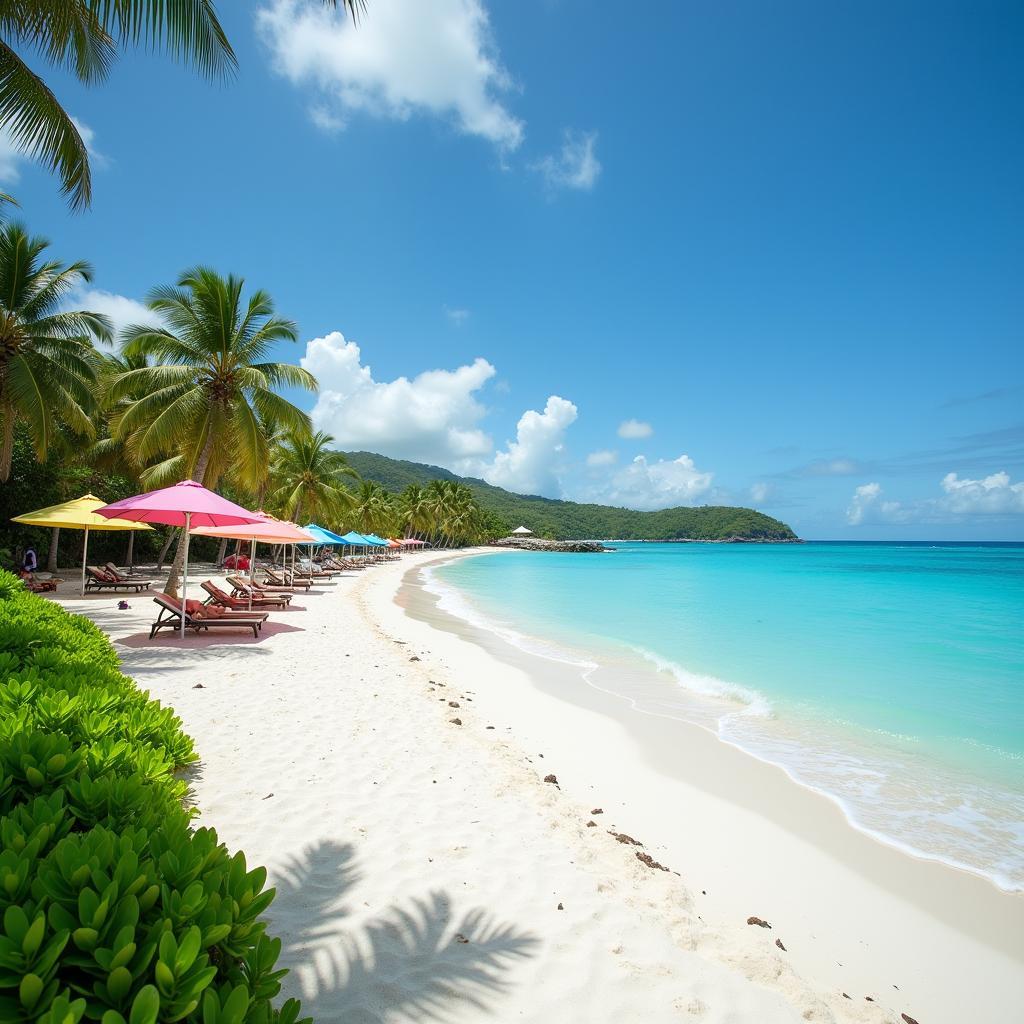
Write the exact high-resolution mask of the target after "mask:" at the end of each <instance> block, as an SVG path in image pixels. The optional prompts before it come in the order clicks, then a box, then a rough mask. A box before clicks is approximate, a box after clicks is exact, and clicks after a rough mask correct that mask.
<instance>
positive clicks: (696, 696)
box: [420, 552, 1024, 897]
mask: <svg viewBox="0 0 1024 1024" xmlns="http://www.w3.org/2000/svg"><path fill="white" fill-rule="evenodd" d="M483 554H486V552H483V553H481V555H480V556H478V557H482V555H483ZM444 564H445V562H444V561H439V562H435V563H434V564H433V566H431V567H430V568H431V571H430V573H429V580H428V582H427V583H426V585H425V587H424V589H425V590H426V591H427V592H428V593H430V594H432V595H434V596H436V597H437V599H438V600H437V602H436V603H437V606H438V609H439V611H441V612H444V613H446V615H447V619H446V622H447V624H448V626H449V627H450V626H451V620H452V619H456V620H458V621H459V622H460V623H466V624H468V625H469V626H471V627H472V628H473V630H474V634H473V637H474V638H475V639H476V640H477V642H481V637H480V635H479V634H483V635H484V636H491V635H497V636H498V637H499V638H501V640H503V641H506V642H507V644H509V645H511V646H512V647H514V648H516V651H517V652H522V653H523V654H524V655H525V658H521V657H520V656H519V654H518V653H517V654H516V655H515V657H513V658H512V659H511V662H510V663H514V664H518V663H519V662H520V661H521V662H522V667H524V668H525V669H526V670H527V671H530V668H531V666H532V667H533V668H534V669H536V670H537V671H539V673H540V674H541V676H543V675H544V673H545V672H546V671H547V670H546V669H545V668H544V665H543V664H538V663H537V662H534V661H532V659H533V658H539V659H543V660H544V661H548V660H550V661H553V662H555V663H560V664H563V665H567V666H571V667H572V674H573V676H574V677H578V679H579V680H581V681H582V682H583V683H585V684H586V686H587V687H590V688H592V689H594V690H597V691H599V692H601V693H604V694H606V695H608V696H610V697H613V698H616V699H618V700H619V701H621V702H624V703H625V704H627V705H628V706H629V708H630V710H632V711H634V712H636V713H638V714H642V715H651V716H654V717H661V718H666V719H668V720H669V721H675V722H679V723H680V724H688V725H696V726H698V727H700V728H702V729H706V730H707V731H708V732H710V733H711V735H713V736H714V737H715V738H716V739H718V740H719V742H721V743H725V744H727V745H729V746H732V747H735V748H736V749H738V750H739V751H741V752H742V753H743V754H745V755H747V756H748V757H752V758H754V759H755V760H757V761H759V762H761V763H763V764H766V765H769V766H771V767H773V768H780V769H781V770H782V771H783V772H784V773H785V774H786V776H787V777H788V778H789V779H790V781H791V782H792V783H794V784H795V785H797V786H800V787H801V788H804V789H807V790H809V791H810V792H812V793H815V794H817V795H820V796H823V797H825V798H826V799H827V800H829V801H830V802H831V803H833V804H834V805H835V806H836V807H838V808H839V810H840V811H841V812H842V814H843V817H844V818H845V820H846V822H847V824H849V826H850V827H851V828H853V829H854V830H855V831H857V832H860V833H862V834H864V835H866V836H869V837H870V838H872V839H874V840H875V841H877V842H880V843H882V844H883V845H886V846H889V847H892V848H893V849H896V850H898V851H900V852H901V853H903V854H905V855H907V856H909V857H912V858H913V859H915V860H921V861H933V862H936V863H938V864H941V865H944V866H946V867H950V868H953V869H956V870H957V871H962V872H965V873H967V874H971V875H975V876H977V877H978V878H981V879H983V880H984V881H986V882H988V883H989V884H991V885H992V886H994V887H995V888H996V889H997V890H998V891H1000V892H1002V893H1006V894H1009V895H1016V896H1019V897H1024V879H1015V878H1013V877H1011V876H1010V875H1007V874H998V872H997V871H996V869H995V868H994V867H993V868H989V869H986V868H985V867H982V866H976V865H974V864H972V863H970V862H968V861H961V860H959V859H957V858H956V856H955V855H954V853H951V852H949V851H948V850H947V851H937V852H932V851H929V850H928V849H922V848H919V847H916V846H915V845H914V844H913V842H912V841H910V840H905V839H903V838H901V837H900V836H899V835H893V834H891V833H888V832H886V831H884V830H883V829H882V828H880V827H877V826H873V825H871V824H868V823H866V822H864V821H861V820H859V819H858V814H857V807H856V805H855V804H851V803H850V802H849V800H848V798H847V797H845V796H844V795H842V794H841V793H839V792H834V791H832V790H830V789H829V788H828V786H827V783H823V782H820V781H818V780H814V779H805V778H802V777H801V776H800V774H799V772H798V771H797V769H796V768H794V767H793V766H792V765H791V764H790V763H787V761H786V760H785V758H776V757H773V756H772V755H771V753H767V752H764V751H763V750H759V749H757V744H756V743H753V742H751V738H756V737H750V736H748V737H746V738H745V739H744V738H741V737H737V736H736V735H735V733H736V729H735V728H733V726H735V725H736V724H738V723H739V722H743V721H745V720H746V716H747V715H748V714H750V713H753V716H754V720H755V721H759V720H760V719H761V718H762V717H763V716H764V717H767V716H770V715H771V714H772V704H773V702H772V701H770V700H769V698H768V697H766V696H765V695H764V694H763V693H761V692H760V691H759V690H758V689H756V688H750V686H749V683H746V684H738V683H731V682H727V681H723V680H722V679H721V678H718V677H715V676H707V675H694V674H693V673H692V672H691V671H689V670H688V669H687V668H686V667H685V666H683V665H680V664H678V663H675V662H672V661H669V660H666V659H665V658H664V657H663V656H662V655H661V654H657V653H653V652H651V651H649V650H647V649H645V648H643V647H640V646H636V645H630V644H624V643H622V642H621V641H618V642H617V643H616V645H615V646H614V647H605V648H602V649H600V650H599V651H597V650H595V649H593V647H594V645H595V644H596V643H597V640H596V638H593V637H591V636H589V635H579V636H576V637H574V638H572V639H571V640H568V639H566V638H565V636H564V635H563V634H562V633H561V631H559V635H558V636H557V637H553V636H546V637H541V636H540V635H538V634H533V633H526V632H522V631H521V630H520V628H519V627H518V626H512V625H510V624H508V623H507V622H504V621H501V622H498V621H491V620H490V619H489V618H488V613H486V612H482V611H480V610H479V609H478V608H477V606H476V605H475V604H474V603H473V602H472V600H471V599H469V597H468V595H467V594H465V593H464V592H463V591H462V590H461V588H460V587H459V585H458V584H457V583H451V582H449V581H447V580H442V579H439V578H438V577H437V575H436V573H434V572H433V571H432V570H433V569H436V568H439V567H441V566H443V565H444ZM420 617H421V618H422V616H420ZM588 645H590V646H588ZM497 653H498V654H499V656H503V657H504V659H505V660H506V661H509V660H510V659H509V658H508V656H507V653H506V652H505V651H504V648H502V649H501V650H498V651H497ZM517 659H518V660H517ZM655 677H657V679H655ZM664 677H667V680H666V678H664ZM689 680H692V681H693V682H690V681H689ZM574 682H575V679H574V680H572V681H569V683H568V685H570V686H571V685H572V684H573V683H574ZM666 682H669V687H666V685H665V684H666ZM694 683H695V684H696V685H694ZM666 694H669V695H670V697H669V700H667V701H666ZM673 702H676V703H677V707H674V708H672V707H671V704H672V703H673ZM736 702H738V703H739V704H740V705H741V708H739V709H737V708H736V707H735V706H733V705H734V704H735V703H736ZM789 713H790V712H787V714H789ZM725 723H728V725H729V728H724V727H723V726H724V725H725ZM803 727H804V731H805V732H807V731H808V729H810V730H811V731H817V732H818V733H819V734H820V733H821V732H823V731H826V730H828V729H829V728H830V727H831V724H830V723H828V722H814V721H813V720H806V721H805V722H804V723H803ZM789 735H790V736H792V733H790V734H789ZM806 738H807V739H808V740H810V739H811V737H806ZM804 739H805V737H804V736H801V737H799V738H794V739H793V740H792V742H796V743H800V742H801V741H802V740H804ZM837 739H838V742H840V743H842V742H843V740H844V739H845V737H835V736H833V737H832V742H833V743H834V742H836V741H837ZM764 745H765V744H764V743H763V742H762V744H761V746H762V747H763V746H764ZM804 749H805V750H806V749H810V750H811V751H813V748H807V746H806V744H804ZM880 756H890V757H891V756H892V754H891V753H888V754H880ZM904 756H905V755H904ZM812 760H813V754H812ZM916 770H918V771H921V772H924V771H927V772H930V773H932V774H934V772H935V770H936V766H935V765H934V763H932V764H931V765H928V764H926V763H925V764H919V765H917V766H916ZM975 784H978V780H975Z"/></svg>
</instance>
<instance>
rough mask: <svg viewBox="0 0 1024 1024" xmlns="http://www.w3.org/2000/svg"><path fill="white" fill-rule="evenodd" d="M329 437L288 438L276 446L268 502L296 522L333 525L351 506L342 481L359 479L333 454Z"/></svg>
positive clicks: (346, 461) (307, 435) (324, 435)
mask: <svg viewBox="0 0 1024 1024" xmlns="http://www.w3.org/2000/svg"><path fill="white" fill-rule="evenodd" d="M333 443H334V438H333V437H331V435H330V434H324V433H319V432H318V433H316V434H301V433H300V434H297V433H292V434H290V435H288V437H286V438H285V439H284V440H283V441H282V442H281V443H280V444H279V445H278V447H277V449H276V451H275V453H274V459H273V462H272V464H271V471H270V478H271V481H272V484H273V487H274V490H273V492H272V493H271V496H270V500H271V502H272V504H273V505H274V507H275V508H276V509H279V510H281V511H282V512H283V513H284V514H285V515H286V516H287V517H288V518H289V519H294V520H295V521H296V522H298V521H299V519H300V518H303V517H308V518H310V519H319V520H321V521H327V522H330V523H332V524H333V523H337V521H338V520H339V519H340V517H341V515H342V514H343V513H344V512H346V511H347V510H349V509H351V508H352V507H353V504H354V498H353V495H352V492H351V491H350V490H348V489H347V488H346V487H345V480H346V478H348V479H355V480H358V479H359V474H358V473H357V472H356V471H355V470H354V469H353V468H352V467H351V466H350V465H349V464H348V460H347V459H346V458H345V456H344V455H343V454H342V453H341V452H339V451H334V450H332V448H331V445H332V444H333Z"/></svg>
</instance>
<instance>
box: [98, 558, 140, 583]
mask: <svg viewBox="0 0 1024 1024" xmlns="http://www.w3.org/2000/svg"><path fill="white" fill-rule="evenodd" d="M103 568H104V569H106V570H107V572H108V573H110V575H111V576H115V577H116V578H117V579H119V580H123V581H124V582H125V583H138V582H140V580H139V577H138V576H136V575H135V574H134V573H133V572H132V570H131V569H129V570H128V571H127V572H121V570H120V569H119V568H118V567H117V566H116V565H114V563H113V562H104V563H103Z"/></svg>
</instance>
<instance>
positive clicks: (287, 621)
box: [61, 553, 1024, 1024]
mask: <svg viewBox="0 0 1024 1024" xmlns="http://www.w3.org/2000/svg"><path fill="white" fill-rule="evenodd" d="M444 557H452V556H451V555H421V556H413V557H407V558H403V559H402V560H401V561H399V562H394V563H388V564H385V565H381V566H377V567H374V568H372V569H370V570H367V571H366V572H363V573H360V574H352V575H348V576H345V577H341V578H338V579H337V580H336V581H335V582H334V583H333V584H327V585H324V586H322V587H320V588H318V589H317V590H315V591H314V592H312V593H310V594H309V595H298V596H296V598H295V599H294V601H293V604H294V605H296V606H301V608H303V609H305V610H299V608H298V607H296V608H293V609H290V610H288V611H286V612H282V613H275V614H272V615H271V622H270V623H268V625H267V627H266V628H265V629H264V631H263V633H262V634H261V636H260V638H259V639H258V640H255V641H254V640H253V639H252V638H251V637H249V638H248V639H246V637H245V635H244V634H242V633H238V634H237V635H235V634H232V635H231V636H230V637H228V636H225V635H218V636H212V637H209V638H207V637H200V638H196V637H191V636H190V637H187V638H186V639H185V640H184V641H181V640H179V639H178V638H177V637H172V636H169V635H167V634H163V635H162V636H160V637H159V638H157V639H156V640H153V641H150V640H149V639H148V623H149V622H150V621H151V620H152V618H154V617H155V616H154V612H155V607H156V606H155V605H154V604H153V603H152V602H151V601H150V600H149V599H148V598H146V597H145V596H144V595H142V596H139V597H134V596H130V597H129V598H128V601H129V603H130V605H131V608H130V609H129V610H128V611H124V612H121V611H118V610H117V609H116V603H117V599H116V597H114V596H112V595H109V594H104V595H100V596H95V597H89V598H86V599H80V598H77V597H72V596H70V593H68V596H65V595H64V594H62V595H61V600H62V601H63V602H64V603H65V605H66V606H67V607H68V608H69V609H70V610H72V611H80V612H84V613H85V614H88V615H89V616H90V617H92V618H93V619H94V620H95V621H96V622H98V623H99V624H100V625H101V626H102V627H103V628H104V629H106V630H107V631H108V632H109V633H110V634H111V635H112V636H113V637H114V639H115V641H116V642H117V647H118V650H119V651H120V652H121V653H122V657H123V659H124V665H125V670H126V671H127V672H128V673H130V674H131V675H133V676H134V677H135V678H136V679H137V680H138V681H139V683H140V685H141V686H143V687H145V688H147V689H149V690H150V691H151V693H152V695H153V696H154V697H156V698H157V699H159V700H161V701H163V702H165V703H167V704H170V705H172V706H173V707H174V708H175V709H176V711H177V712H178V714H179V715H180V716H181V718H182V719H183V721H184V725H185V728H186V730H187V731H188V732H189V733H190V734H191V735H192V736H193V737H194V738H195V740H196V745H197V749H198V751H199V753H200V756H201V758H202V760H201V764H200V766H199V769H198V771H197V772H196V775H195V778H194V780H193V782H194V789H195V796H196V800H197V803H198V806H199V808H200V810H201V817H200V819H199V823H200V824H202V825H209V826H212V827H214V828H216V829H217V831H218V833H219V835H220V837H221V838H222V839H223V840H224V841H225V842H226V843H227V844H228V845H229V847H231V848H233V849H235V848H242V849H244V850H245V851H246V854H247V855H248V856H249V857H250V858H251V861H252V862H253V863H262V864H265V865H267V867H268V868H269V870H270V874H271V878H272V881H273V884H275V885H276V886H277V888H278V897H277V900H276V901H275V903H274V904H273V906H272V907H271V918H272V928H271V930H272V933H273V934H275V935H278V936H280V937H281V938H282V940H283V943H284V953H283V960H284V962H285V965H286V966H290V967H291V968H292V969H293V973H292V975H291V976H290V978H289V980H288V983H287V989H288V992H289V994H293V995H299V996H301V997H302V999H303V1002H304V1009H305V1011H306V1012H307V1013H309V1014H310V1015H312V1016H313V1017H314V1018H315V1019H316V1020H318V1021H321V1022H332V1021H342V1020H344V1021H345V1022H347V1024H356V1022H368V1024H369V1022H381V1024H384V1022H387V1024H392V1022H405V1021H425V1020H437V1021H450V1022H457V1024H461V1022H471V1021H486V1020H494V1021H512V1020H515V1021H525V1022H536V1024H540V1022H545V1024H547V1022H562V1021H565V1022H576V1021H578V1022H581V1024H582V1022H586V1024H591V1022H594V1024H597V1022H609V1024H611V1022H633V1021H637V1022H639V1021H643V1022H654V1024H657V1022H661V1021H677V1020H679V1021H694V1022H698V1021H699V1022H723V1024H724V1022H751V1024H762V1022H764V1024H772V1022H798V1021H815V1022H827V1021H837V1022H843V1021H858V1022H882V1021H885V1022H889V1021H892V1022H897V1024H898V1022H900V1021H901V1020H902V1017H901V1014H904V1013H905V1014H908V1015H909V1016H910V1017H911V1018H913V1019H915V1020H916V1021H918V1022H919V1024H962V1022H968V1021H983V1020H1003V1019H1005V1020H1009V1019H1013V1017H1014V1016H1015V1015H1016V1013H1017V1012H1018V1008H1019V1007H1020V1006H1021V1005H1022V1003H1024V899H1022V898H1021V897H1019V896H1010V895H1007V894H1004V893H1000V892H999V891H998V890H996V889H995V888H994V887H993V886H991V885H990V884H989V883H988V882H986V881H984V880H983V879H980V878H977V877H975V876H972V875H968V874H966V873H963V872H959V871H956V870H954V869H951V868H947V867H945V866H943V865H939V864H936V863H930V862H924V861H919V860H915V859H913V858H911V857H909V856H907V855H905V854H903V853H901V852H899V851H897V850H895V849H892V848H890V847H887V846H884V845H882V844H880V843H878V842H876V841H874V840H872V839H870V838H868V837H867V836H864V835H862V834H860V833H858V832H856V831H855V830H853V829H852V828H851V827H850V826H849V825H848V824H847V823H846V821H845V819H844V818H843V817H842V814H841V813H840V811H839V810H838V808H836V807H835V806H834V805H833V804H831V803H830V802H829V801H828V800H826V799H825V798H823V797H821V796H819V795H817V794H815V793H812V792H810V791H808V790H805V789H802V788H801V787H799V786H797V785H796V784H794V783H793V782H791V781H790V780H789V779H788V778H787V777H786V776H785V775H784V774H783V773H782V772H781V770H778V769H776V768H774V767H771V766H768V765H765V764H762V763H760V762H758V761H756V760H754V759H753V758H751V757H749V756H747V755H746V754H743V753H742V752H740V751H738V750H736V749H734V748H732V747H729V746H727V745H725V744H723V743H721V742H719V741H718V740H717V739H716V738H715V737H713V736H712V735H711V734H710V733H707V732H705V731H703V730H701V729H699V728H697V727H695V726H683V725H681V723H676V722H673V723H666V722H664V721H662V720H659V719H657V718H653V717H650V716H643V715H639V714H636V713H633V712H630V711H629V709H628V708H627V707H625V706H623V703H622V702H621V701H619V700H618V699H617V698H612V697H610V696H608V695H605V694H601V693H599V692H598V691H595V690H592V689H589V688H586V687H585V686H584V687H577V688H575V689H574V690H573V691H572V692H568V690H565V684H564V680H563V677H561V676H559V675H557V674H551V673H549V672H546V671H545V670H544V669H543V667H542V666H541V665H540V664H538V661H537V659H532V658H530V657H529V656H526V655H523V654H522V652H516V651H515V650H514V649H511V648H509V649H508V650H503V649H502V647H503V646H507V645H503V642H502V641H500V640H498V639H497V638H494V637H490V638H488V637H483V636H480V635H477V634H475V633H474V631H473V629H472V628H471V627H469V626H468V625H466V624H463V623H459V622H457V621H455V620H452V619H450V617H449V616H447V615H444V614H443V613H441V612H439V611H438V609H437V608H436V606H435V602H434V601H433V599H432V598H431V596H430V595H429V594H426V593H425V592H424V591H423V590H422V587H421V585H420V582H419V580H418V569H419V568H420V567H422V566H424V565H426V564H429V563H430V562H431V561H433V560H436V559H438V558H444ZM499 557H516V555H515V553H505V554H502V555H500V556H499ZM552 557H557V556H552ZM403 579H404V581H405V582H404V585H403ZM71 589H73V588H70V587H69V586H65V587H63V588H62V590H63V591H65V592H68V591H70V590H71ZM396 595H397V597H398V601H397V603H396ZM559 686H562V687H563V692H558V688H559ZM584 691H586V692H584ZM556 694H557V695H556ZM453 719H459V720H460V721H461V725H459V724H454V722H453V721H452V720H453ZM489 727H493V728H489ZM680 730H683V731H682V732H681V731H680ZM680 735H685V736H686V737H687V739H686V742H685V743H684V744H680V742H679V736H680ZM549 774H554V775H556V776H557V780H558V784H557V785H555V784H553V783H550V782H545V781H544V777H545V776H546V775H549ZM596 808H602V810H603V813H601V814H596V813H592V812H593V811H594V809H596ZM590 822H595V823H596V824H595V825H593V826H591V827H588V824H589V823H590ZM610 831H614V832H618V833H621V834H625V835H628V836H630V837H635V838H636V839H637V840H639V841H640V842H642V843H643V844H644V845H643V846H642V847H640V846H635V845H633V844H631V843H628V842H620V841H618V840H617V839H616V838H615V837H613V836H612V835H610V834H609V832H610ZM638 853H646V854H649V855H650V856H651V857H652V858H653V859H654V860H655V861H657V862H660V863H661V864H663V865H666V866H667V867H668V868H670V869H671V870H669V871H662V870H658V869H657V868H652V867H649V866H647V865H645V864H644V863H641V861H640V860H639V859H638V857H637V854H638ZM676 872H678V874H676ZM751 915H756V916H758V917H760V918H763V919H766V920H767V921H769V922H770V923H771V925H772V927H771V929H766V928H761V927H756V926H749V925H747V923H746V920H747V918H748V917H749V916H751ZM776 940H779V941H780V942H781V944H782V945H784V946H785V951H784V950H783V949H781V948H780V947H779V946H778V945H777V944H776ZM844 993H845V995H844ZM869 997H870V998H869Z"/></svg>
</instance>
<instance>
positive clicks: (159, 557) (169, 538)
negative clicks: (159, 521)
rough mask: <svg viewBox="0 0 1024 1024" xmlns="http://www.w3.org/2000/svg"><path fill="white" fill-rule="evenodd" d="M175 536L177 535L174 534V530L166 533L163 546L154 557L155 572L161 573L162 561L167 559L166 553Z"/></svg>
mask: <svg viewBox="0 0 1024 1024" xmlns="http://www.w3.org/2000/svg"><path fill="white" fill-rule="evenodd" d="M177 536H178V535H177V534H176V533H175V532H174V530H168V531H167V536H166V537H165V538H164V546H163V547H162V548H161V549H160V554H159V555H157V556H156V571H157V572H163V568H164V559H165V558H166V557H167V552H168V550H169V549H170V546H171V544H172V543H173V542H174V539H175V538H176V537H177Z"/></svg>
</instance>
